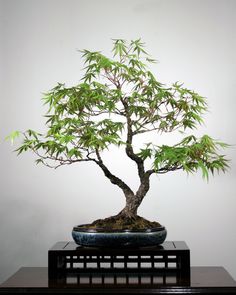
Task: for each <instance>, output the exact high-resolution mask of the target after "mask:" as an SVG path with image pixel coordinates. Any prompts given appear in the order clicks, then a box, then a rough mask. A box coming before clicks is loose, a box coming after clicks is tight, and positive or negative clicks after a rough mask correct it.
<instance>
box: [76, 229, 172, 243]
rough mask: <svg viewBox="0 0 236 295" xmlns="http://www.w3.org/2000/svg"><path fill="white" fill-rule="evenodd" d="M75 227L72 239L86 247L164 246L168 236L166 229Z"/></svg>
mask: <svg viewBox="0 0 236 295" xmlns="http://www.w3.org/2000/svg"><path fill="white" fill-rule="evenodd" d="M84 226H85V225H78V226H75V227H74V228H73V230H72V237H73V239H74V241H75V242H76V244H78V245H81V246H86V247H144V246H155V245H160V244H162V243H163V242H164V241H165V239H166V235H167V231H166V229H165V227H163V226H161V227H157V228H152V229H144V230H112V231H111V230H106V229H102V228H100V229H89V228H85V227H84Z"/></svg>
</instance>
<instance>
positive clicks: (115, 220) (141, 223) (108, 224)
mask: <svg viewBox="0 0 236 295" xmlns="http://www.w3.org/2000/svg"><path fill="white" fill-rule="evenodd" d="M158 227H162V225H161V224H160V223H158V222H156V221H149V220H147V219H145V218H143V217H141V216H138V215H137V216H134V217H127V216H123V215H116V216H111V217H108V218H105V219H98V220H95V221H94V222H92V223H91V224H86V225H84V226H83V228H91V229H99V228H103V229H108V230H126V229H128V230H145V229H153V228H158Z"/></svg>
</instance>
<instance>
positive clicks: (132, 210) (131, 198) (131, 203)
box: [118, 175, 150, 218]
mask: <svg viewBox="0 0 236 295" xmlns="http://www.w3.org/2000/svg"><path fill="white" fill-rule="evenodd" d="M149 187H150V181H149V176H148V175H146V176H145V177H143V179H142V182H141V184H140V186H139V189H138V190H137V192H136V194H126V195H125V198H126V205H125V207H124V208H123V209H122V210H121V212H120V213H119V214H118V215H123V216H126V217H127V218H135V217H136V216H137V212H138V207H139V206H140V204H141V203H142V200H143V198H144V197H145V195H146V194H147V192H148V190H149Z"/></svg>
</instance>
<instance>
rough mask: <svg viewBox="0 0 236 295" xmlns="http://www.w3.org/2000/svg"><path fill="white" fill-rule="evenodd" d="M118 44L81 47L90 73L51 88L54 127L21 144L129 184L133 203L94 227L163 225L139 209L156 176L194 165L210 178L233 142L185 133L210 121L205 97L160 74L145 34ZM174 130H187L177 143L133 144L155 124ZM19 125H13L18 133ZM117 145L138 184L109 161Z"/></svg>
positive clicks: (46, 160) (49, 162)
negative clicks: (108, 49)
mask: <svg viewBox="0 0 236 295" xmlns="http://www.w3.org/2000/svg"><path fill="white" fill-rule="evenodd" d="M113 45H114V47H113V58H110V57H106V56H104V55H103V54H102V53H101V52H98V51H96V52H91V51H89V50H83V51H82V57H83V59H84V61H85V68H84V72H85V74H84V76H83V78H82V79H81V83H79V84H78V85H75V86H72V87H66V86H65V84H61V83H58V84H57V85H56V86H55V87H54V88H53V89H52V90H50V91H49V92H48V93H46V94H45V96H44V98H43V99H44V102H45V104H46V105H48V113H47V114H46V116H45V117H47V122H46V125H47V128H48V129H47V133H46V134H40V133H38V132H35V131H33V130H31V129H30V130H27V131H26V132H23V133H22V135H23V137H24V140H23V143H22V144H21V146H20V147H19V148H17V152H18V154H21V153H22V152H25V151H27V150H31V151H33V152H34V153H35V154H36V155H37V157H38V158H37V159H36V163H37V164H39V163H42V164H44V165H46V166H48V167H52V168H57V167H60V166H63V165H71V164H74V163H77V164H79V163H81V162H91V163H94V167H98V168H100V169H102V171H103V173H104V175H105V176H106V177H107V179H108V180H110V182H111V183H112V184H114V185H116V186H118V187H119V188H120V189H121V190H122V192H123V194H124V196H125V200H126V205H125V207H124V208H123V209H122V210H121V212H119V213H118V214H117V215H115V216H112V217H108V218H106V219H103V220H102V219H100V220H96V221H94V222H93V223H92V224H89V225H87V227H89V228H109V229H116V230H117V229H146V228H156V227H160V226H161V225H160V224H159V223H158V222H151V221H148V220H146V219H144V218H142V217H140V216H138V214H137V211H138V208H139V206H140V204H141V202H142V200H143V198H144V197H145V196H146V194H147V192H148V191H149V188H150V177H151V176H152V175H153V174H164V173H168V172H173V171H176V170H184V171H186V172H187V173H193V172H196V171H198V170H201V171H202V174H203V177H204V178H208V176H209V173H212V174H214V172H215V171H218V172H219V171H223V172H224V171H225V170H226V168H227V167H228V164H227V159H226V158H225V156H224V155H221V154H219V152H218V149H219V148H225V147H226V146H227V145H226V144H225V143H222V142H219V141H216V140H213V139H212V138H211V137H210V136H208V135H204V136H202V137H201V138H199V139H197V138H196V137H195V136H194V135H192V134H188V135H187V134H186V131H187V130H191V129H194V128H196V127H197V125H198V124H201V123H203V119H202V114H203V113H204V112H205V111H206V110H207V104H206V100H205V98H204V97H202V96H200V95H199V94H198V93H196V92H195V91H193V90H189V89H187V88H185V87H184V86H183V84H181V83H178V82H176V83H174V84H173V85H172V86H170V87H167V86H165V85H164V84H162V83H161V82H159V81H158V80H157V79H156V78H155V77H154V75H153V74H152V73H151V71H150V70H149V69H148V66H147V63H155V60H153V59H151V58H150V56H149V55H148V54H147V53H146V51H145V50H144V44H143V43H142V41H141V40H140V39H138V40H134V41H131V42H127V41H125V40H121V39H117V40H113ZM175 131H180V132H181V133H182V136H183V137H182V140H180V141H179V142H178V143H176V144H174V145H172V146H170V145H157V144H155V143H154V142H148V143H143V146H142V147H140V148H135V146H134V144H133V140H134V138H135V137H138V136H141V135H143V134H145V133H150V132H153V135H154V136H155V137H157V136H161V135H162V134H163V133H171V132H175ZM20 133H21V132H19V131H15V132H13V133H12V134H11V136H10V137H11V139H12V140H13V139H14V138H15V137H16V136H18V135H19V134H20ZM112 145H114V146H118V147H120V148H123V149H124V155H125V156H127V157H128V158H129V159H131V160H132V161H134V163H135V164H136V167H137V175H138V177H139V187H138V188H137V191H136V192H135V191H133V190H132V189H131V188H130V186H129V185H128V184H127V183H125V182H124V180H122V179H121V178H120V177H117V176H116V175H115V174H113V172H112V169H111V168H112V167H108V165H107V163H105V162H104V160H103V152H104V150H107V149H109V148H110V147H111V146H112ZM147 160H148V161H147ZM150 161H151V163H152V164H151V166H150V167H149V168H147V167H146V166H147V165H146V162H149V163H150ZM127 163H128V162H127ZM111 165H112V163H111ZM111 165H109V166H111ZM90 181H91V180H90Z"/></svg>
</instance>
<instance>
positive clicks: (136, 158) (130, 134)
mask: <svg viewBox="0 0 236 295" xmlns="http://www.w3.org/2000/svg"><path fill="white" fill-rule="evenodd" d="M121 102H122V104H123V106H124V109H125V114H126V121H127V139H126V149H125V150H126V154H127V156H128V157H129V158H130V159H131V160H133V161H135V162H136V164H137V166H138V174H139V178H140V180H141V181H142V178H143V176H144V173H145V170H144V161H143V159H142V158H140V157H139V156H137V155H136V154H135V153H134V150H133V146H132V141H133V135H134V134H133V131H132V120H131V118H130V115H129V112H128V104H127V101H126V100H125V99H121Z"/></svg>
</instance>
